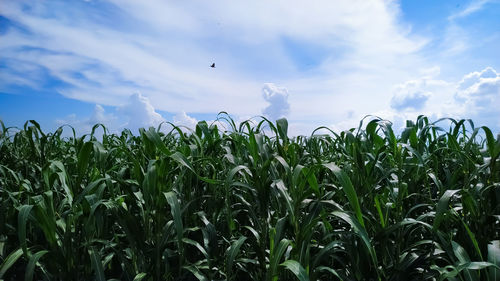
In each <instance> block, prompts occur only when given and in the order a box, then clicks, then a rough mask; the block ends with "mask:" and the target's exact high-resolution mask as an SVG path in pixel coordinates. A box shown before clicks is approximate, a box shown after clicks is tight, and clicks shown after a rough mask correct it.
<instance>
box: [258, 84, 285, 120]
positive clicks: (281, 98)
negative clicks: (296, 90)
mask: <svg viewBox="0 0 500 281" xmlns="http://www.w3.org/2000/svg"><path fill="white" fill-rule="evenodd" d="M262 96H263V97H264V99H265V100H266V101H267V102H268V103H269V105H268V106H267V107H266V108H264V110H263V111H262V113H263V114H264V116H266V117H268V118H270V119H271V120H272V121H274V120H277V119H279V118H282V117H286V116H287V115H288V113H289V112H290V104H289V103H288V90H287V89H286V88H284V87H278V86H276V85H274V84H273V83H266V84H264V87H262Z"/></svg>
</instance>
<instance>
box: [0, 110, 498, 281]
mask: <svg viewBox="0 0 500 281" xmlns="http://www.w3.org/2000/svg"><path fill="white" fill-rule="evenodd" d="M219 121H220V122H224V123H225V124H227V127H228V128H227V129H226V130H224V131H223V130H222V128H218V127H217V126H215V125H210V124H208V123H206V122H204V121H202V122H199V123H198V124H197V126H196V128H195V129H194V130H193V131H189V132H187V131H186V130H184V129H181V128H179V127H175V126H174V127H173V129H172V130H170V131H169V132H167V131H164V128H163V130H162V128H149V129H141V130H140V132H139V134H138V135H134V134H132V132H131V131H130V130H123V131H122V132H121V133H119V134H110V133H108V132H107V129H106V128H105V127H104V126H102V125H96V126H94V128H93V130H92V133H90V134H87V135H84V136H77V135H76V134H75V132H74V130H72V128H71V127H61V128H59V129H58V130H56V131H55V132H53V133H46V132H43V131H42V130H41V128H40V125H39V124H38V123H37V122H35V121H33V120H32V121H29V122H27V123H26V124H25V125H24V127H23V128H19V129H16V128H6V127H5V125H4V124H3V123H1V122H0V124H1V125H2V128H1V129H2V131H1V135H0V202H1V203H0V280H5V281H10V280H99V281H102V280H131V281H132V280H134V281H139V280H143V281H147V280H259V281H276V280H300V281H305V280H310V281H315V280H377V281H381V280H467V281H474V280H488V281H498V280H500V267H499V266H500V160H499V154H500V140H498V139H495V137H494V135H493V133H492V132H491V130H490V129H489V128H487V127H479V128H475V127H474V124H473V122H472V121H470V120H459V121H456V120H453V119H445V120H438V121H436V122H430V121H429V120H428V118H427V117H425V116H420V117H418V119H417V120H415V121H407V124H406V128H404V129H403V130H402V132H401V133H400V134H399V133H398V134H396V133H395V132H394V130H393V128H392V127H391V123H390V122H388V121H385V120H382V119H379V118H371V119H365V120H364V122H361V123H360V126H359V128H357V129H351V130H349V131H344V132H340V133H335V132H333V131H328V129H327V128H318V129H317V130H316V131H314V132H313V133H312V134H311V136H309V137H303V136H299V137H293V138H289V137H288V133H287V130H288V123H287V120H286V119H280V120H278V121H276V122H270V121H269V120H267V119H265V118H261V119H258V120H248V121H245V122H243V123H241V124H238V125H237V124H236V123H235V122H234V121H233V120H232V119H231V117H230V116H229V115H227V114H224V113H221V114H220V115H219ZM440 124H446V128H442V127H440V126H439V125H440ZM164 126H165V127H166V125H164ZM319 129H321V130H319ZM63 131H64V133H67V132H70V134H71V133H72V135H71V136H69V137H65V136H64V134H63ZM325 131H326V132H327V133H324V132H325ZM98 132H103V136H102V138H99V139H98V138H97V137H96V136H95V135H96V134H97V133H98ZM320 132H321V134H320Z"/></svg>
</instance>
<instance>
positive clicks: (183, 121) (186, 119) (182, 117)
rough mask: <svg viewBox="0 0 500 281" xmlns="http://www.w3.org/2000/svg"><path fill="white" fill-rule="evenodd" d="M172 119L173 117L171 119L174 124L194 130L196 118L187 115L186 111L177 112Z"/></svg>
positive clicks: (196, 122)
mask: <svg viewBox="0 0 500 281" xmlns="http://www.w3.org/2000/svg"><path fill="white" fill-rule="evenodd" d="M173 119H174V120H173V121H174V124H175V125H176V126H183V127H187V128H189V129H192V130H194V128H195V127H196V124H198V120H196V118H194V117H191V116H189V115H187V114H186V112H184V111H182V112H179V113H177V114H176V115H174V117H173Z"/></svg>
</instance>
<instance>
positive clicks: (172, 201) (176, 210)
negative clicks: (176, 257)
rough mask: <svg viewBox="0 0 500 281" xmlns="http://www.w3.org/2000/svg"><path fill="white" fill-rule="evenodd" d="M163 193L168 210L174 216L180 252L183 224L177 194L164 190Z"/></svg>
mask: <svg viewBox="0 0 500 281" xmlns="http://www.w3.org/2000/svg"><path fill="white" fill-rule="evenodd" d="M164 195H165V198H166V199H167V202H168V204H169V205H170V212H171V213H172V217H173V218H174V225H175V232H176V234H177V242H178V246H179V250H180V251H181V252H182V236H183V233H184V226H183V225H182V218H181V209H180V207H179V201H178V200H177V196H176V195H175V193H174V192H172V191H170V192H166V193H164Z"/></svg>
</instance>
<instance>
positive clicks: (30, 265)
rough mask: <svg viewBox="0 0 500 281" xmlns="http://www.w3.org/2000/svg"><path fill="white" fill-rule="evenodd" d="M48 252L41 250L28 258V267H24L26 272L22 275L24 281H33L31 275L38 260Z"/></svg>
mask: <svg viewBox="0 0 500 281" xmlns="http://www.w3.org/2000/svg"><path fill="white" fill-rule="evenodd" d="M48 252H49V251H46V250H42V251H39V252H36V253H35V254H34V255H32V256H31V257H30V260H29V262H28V266H26V271H25V275H24V281H31V280H33V273H34V272H35V265H36V263H37V262H38V260H39V259H40V258H41V257H42V256H43V255H45V254H46V253H48Z"/></svg>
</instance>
